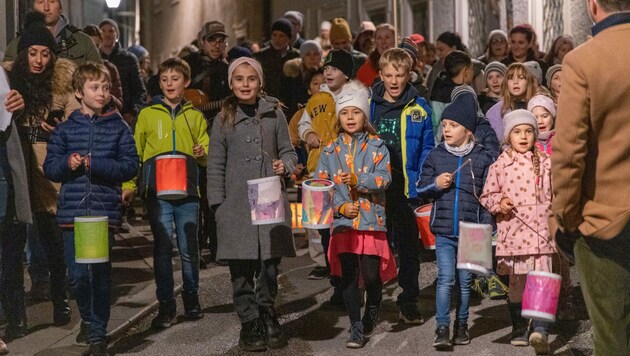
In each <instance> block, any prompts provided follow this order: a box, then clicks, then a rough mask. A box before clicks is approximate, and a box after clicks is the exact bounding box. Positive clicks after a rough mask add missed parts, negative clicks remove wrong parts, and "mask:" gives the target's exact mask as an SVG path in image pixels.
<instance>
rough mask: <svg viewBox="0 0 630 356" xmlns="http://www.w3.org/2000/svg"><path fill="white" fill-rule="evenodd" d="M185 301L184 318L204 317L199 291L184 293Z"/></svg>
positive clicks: (196, 318) (197, 318) (195, 318)
mask: <svg viewBox="0 0 630 356" xmlns="http://www.w3.org/2000/svg"><path fill="white" fill-rule="evenodd" d="M182 299H183V301H184V318H186V320H199V319H201V318H203V312H202V311H201V305H199V295H198V294H197V293H182Z"/></svg>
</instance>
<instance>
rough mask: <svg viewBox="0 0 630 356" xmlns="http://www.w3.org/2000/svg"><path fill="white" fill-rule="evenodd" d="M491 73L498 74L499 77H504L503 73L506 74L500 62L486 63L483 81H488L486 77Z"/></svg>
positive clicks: (504, 67) (505, 69) (505, 68)
mask: <svg viewBox="0 0 630 356" xmlns="http://www.w3.org/2000/svg"><path fill="white" fill-rule="evenodd" d="M492 72H499V73H501V75H503V76H504V77H505V73H506V72H507V67H506V66H505V64H503V63H501V62H497V61H494V62H490V63H488V65H486V69H485V73H484V79H485V81H486V82H487V81H488V76H489V75H490V73H492Z"/></svg>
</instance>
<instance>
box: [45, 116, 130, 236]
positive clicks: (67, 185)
mask: <svg viewBox="0 0 630 356" xmlns="http://www.w3.org/2000/svg"><path fill="white" fill-rule="evenodd" d="M73 153H78V154H80V155H81V156H86V155H89V157H90V165H89V169H87V170H86V169H85V167H84V166H80V167H79V168H78V169H76V170H74V171H72V170H71V169H70V167H69V166H68V159H69V158H70V155H72V154H73ZM44 173H45V174H46V177H47V178H48V179H50V180H51V181H53V182H60V183H61V191H60V193H59V200H58V201H57V222H58V224H59V225H60V226H62V227H72V226H73V225H74V217H76V216H84V215H101V214H102V215H107V217H108V218H109V225H110V226H118V225H120V223H121V213H122V199H121V193H122V191H121V185H122V183H123V182H125V181H128V180H130V179H132V178H133V177H135V176H136V174H138V153H137V151H136V145H135V142H134V140H133V135H132V134H131V130H130V129H129V126H127V124H126V123H125V122H124V121H123V119H122V117H121V116H120V114H119V113H118V112H117V111H110V112H107V113H104V114H102V115H94V116H88V115H85V114H83V113H82V112H81V110H76V111H74V112H73V113H72V114H71V115H70V117H69V118H68V120H66V121H64V122H62V123H61V124H59V125H58V126H57V127H56V128H55V130H54V131H53V133H52V136H51V137H50V141H49V142H48V147H47V154H46V160H45V161H44ZM84 198H85V199H84Z"/></svg>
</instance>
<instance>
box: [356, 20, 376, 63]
mask: <svg viewBox="0 0 630 356" xmlns="http://www.w3.org/2000/svg"><path fill="white" fill-rule="evenodd" d="M374 31H376V26H374V22H372V21H363V22H361V26H359V34H358V35H357V37H356V38H355V39H354V43H353V44H352V46H353V47H354V48H356V49H357V51H359V52H361V53H365V54H366V55H369V54H370V52H372V50H373V49H374Z"/></svg>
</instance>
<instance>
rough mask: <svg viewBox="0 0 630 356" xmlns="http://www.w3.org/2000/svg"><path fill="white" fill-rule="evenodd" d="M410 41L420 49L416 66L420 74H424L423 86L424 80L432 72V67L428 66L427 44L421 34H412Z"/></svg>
mask: <svg viewBox="0 0 630 356" xmlns="http://www.w3.org/2000/svg"><path fill="white" fill-rule="evenodd" d="M409 39H410V40H411V41H412V42H413V43H414V44H415V45H416V48H417V49H418V63H417V64H416V69H417V71H418V73H420V74H422V84H424V78H426V77H427V75H429V72H430V71H431V66H430V65H429V64H428V59H427V42H426V41H425V38H424V36H422V35H421V34H419V33H412V34H411V35H410V36H409Z"/></svg>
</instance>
